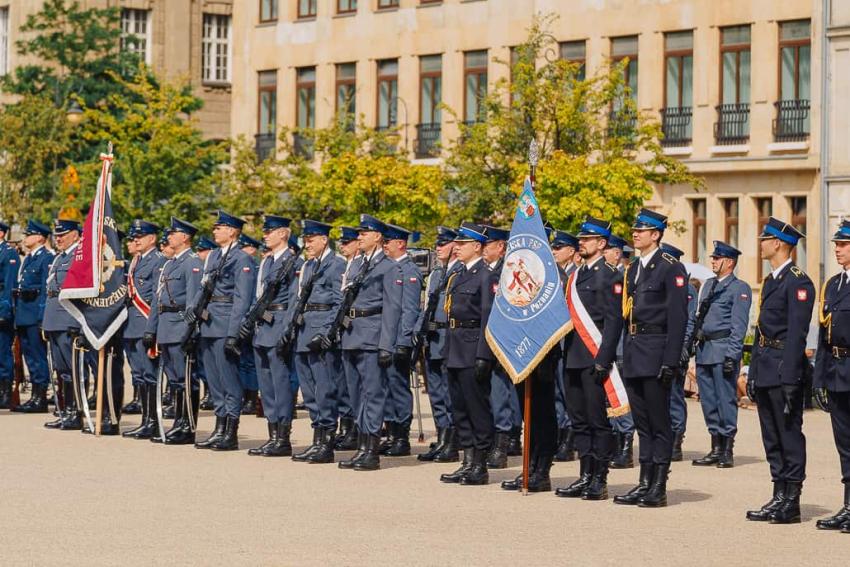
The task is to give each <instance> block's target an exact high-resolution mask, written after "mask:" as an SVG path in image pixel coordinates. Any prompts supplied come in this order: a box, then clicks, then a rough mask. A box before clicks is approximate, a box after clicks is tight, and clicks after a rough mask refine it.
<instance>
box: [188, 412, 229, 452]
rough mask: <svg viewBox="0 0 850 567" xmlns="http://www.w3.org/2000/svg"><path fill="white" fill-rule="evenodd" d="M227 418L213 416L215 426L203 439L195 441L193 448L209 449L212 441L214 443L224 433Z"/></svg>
mask: <svg viewBox="0 0 850 567" xmlns="http://www.w3.org/2000/svg"><path fill="white" fill-rule="evenodd" d="M226 421H227V420H226V419H225V418H224V417H219V416H215V428H214V429H213V431H212V433H210V436H209V437H207V438H206V439H205V440H204V441H199V442H197V443H195V449H209V448H210V447H211V446H212V444H213V443H216V442H217V441H218V440H219V439H221V437H222V435H224V425H225V422H226Z"/></svg>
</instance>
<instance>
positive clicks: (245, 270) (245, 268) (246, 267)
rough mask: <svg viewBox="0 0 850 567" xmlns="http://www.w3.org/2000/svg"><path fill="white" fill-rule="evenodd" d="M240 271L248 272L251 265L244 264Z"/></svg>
mask: <svg viewBox="0 0 850 567" xmlns="http://www.w3.org/2000/svg"><path fill="white" fill-rule="evenodd" d="M242 271H243V272H245V273H246V274H247V273H248V272H250V271H251V266H245V267H244V268H242Z"/></svg>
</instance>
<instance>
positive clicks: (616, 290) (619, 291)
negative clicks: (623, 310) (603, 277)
mask: <svg viewBox="0 0 850 567" xmlns="http://www.w3.org/2000/svg"><path fill="white" fill-rule="evenodd" d="M614 294H615V295H623V284H621V283H620V282H617V283H615V284H614Z"/></svg>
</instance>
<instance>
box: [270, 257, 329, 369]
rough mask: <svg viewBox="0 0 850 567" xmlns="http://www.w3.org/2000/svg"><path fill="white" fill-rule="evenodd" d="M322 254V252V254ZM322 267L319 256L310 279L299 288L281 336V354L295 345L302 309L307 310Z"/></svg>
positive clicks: (302, 316)
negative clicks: (296, 300)
mask: <svg viewBox="0 0 850 567" xmlns="http://www.w3.org/2000/svg"><path fill="white" fill-rule="evenodd" d="M322 253H323V254H324V252H322ZM321 267H322V258H321V255H320V256H319V257H318V258H316V269H315V270H313V273H312V274H310V279H309V280H307V282H306V283H305V284H304V287H302V288H301V292H300V293H299V295H298V303H296V304H295V309H294V311H293V312H292V318H291V319H290V320H289V325H287V327H286V330H284V332H283V336H281V339H280V344H281V349H280V350H281V351H282V352H281V354H288V353H289V352H290V351H291V350H292V346H293V345H294V344H295V339H296V337H295V335H296V333H297V332H298V329H299V328H301V326H302V325H303V324H304V309H306V308H307V302H308V300H309V299H310V294H312V293H313V286H314V285H316V280H317V279H318V277H319V275H320V274H319V270H320V269H321Z"/></svg>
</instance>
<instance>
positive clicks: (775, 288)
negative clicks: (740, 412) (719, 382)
mask: <svg viewBox="0 0 850 567" xmlns="http://www.w3.org/2000/svg"><path fill="white" fill-rule="evenodd" d="M759 238H760V239H761V243H760V248H761V257H762V258H763V259H765V260H767V261H768V262H770V267H771V269H772V271H771V273H769V274H768V275H767V277H766V278H765V280H764V283H763V284H762V288H761V296H760V297H759V315H758V321H757V322H756V332H755V337H754V338H753V353H752V358H751V359H750V372H749V375H748V376H747V382H748V383H747V390H748V392H749V393H750V394H751V397H752V399H755V400H756V404H758V410H759V411H758V414H759V424H760V426H761V437H762V442H763V443H764V452H765V455H766V456H767V461H768V463H769V464H770V476H771V480H772V481H773V497H772V498H771V499H770V500H769V501H768V502H767V503H766V504H765V505H764V506H762V507H761V508H760V509H759V510H751V511H749V512H747V519H748V520H752V521H757V522H765V521H769V522H770V523H772V524H789V523H799V522H800V492H801V490H802V487H803V481H804V480H805V479H806V438H805V437H804V436H803V366H804V365H805V364H808V361H807V359H806V334H807V332H808V329H809V322H810V321H811V319H812V310H813V308H814V301H815V289H814V285H813V284H812V280H810V279H809V276H807V275H806V274H805V273H803V271H802V270H800V268H798V267H797V266H796V265H795V264H794V261H793V260H792V258H791V254H792V252H793V250H794V248H795V247H796V246H797V243H798V242H799V241H800V239H801V238H804V236H803V234H801V233H800V231H798V230H797V229H796V228H794V227H793V226H791V225H789V224H787V223H785V222H782V221H780V220H778V219H776V218H773V217H770V219H769V220H768V222H767V224H766V225H765V226H764V230H763V231H762V233H761V235H760V237H759Z"/></svg>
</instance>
